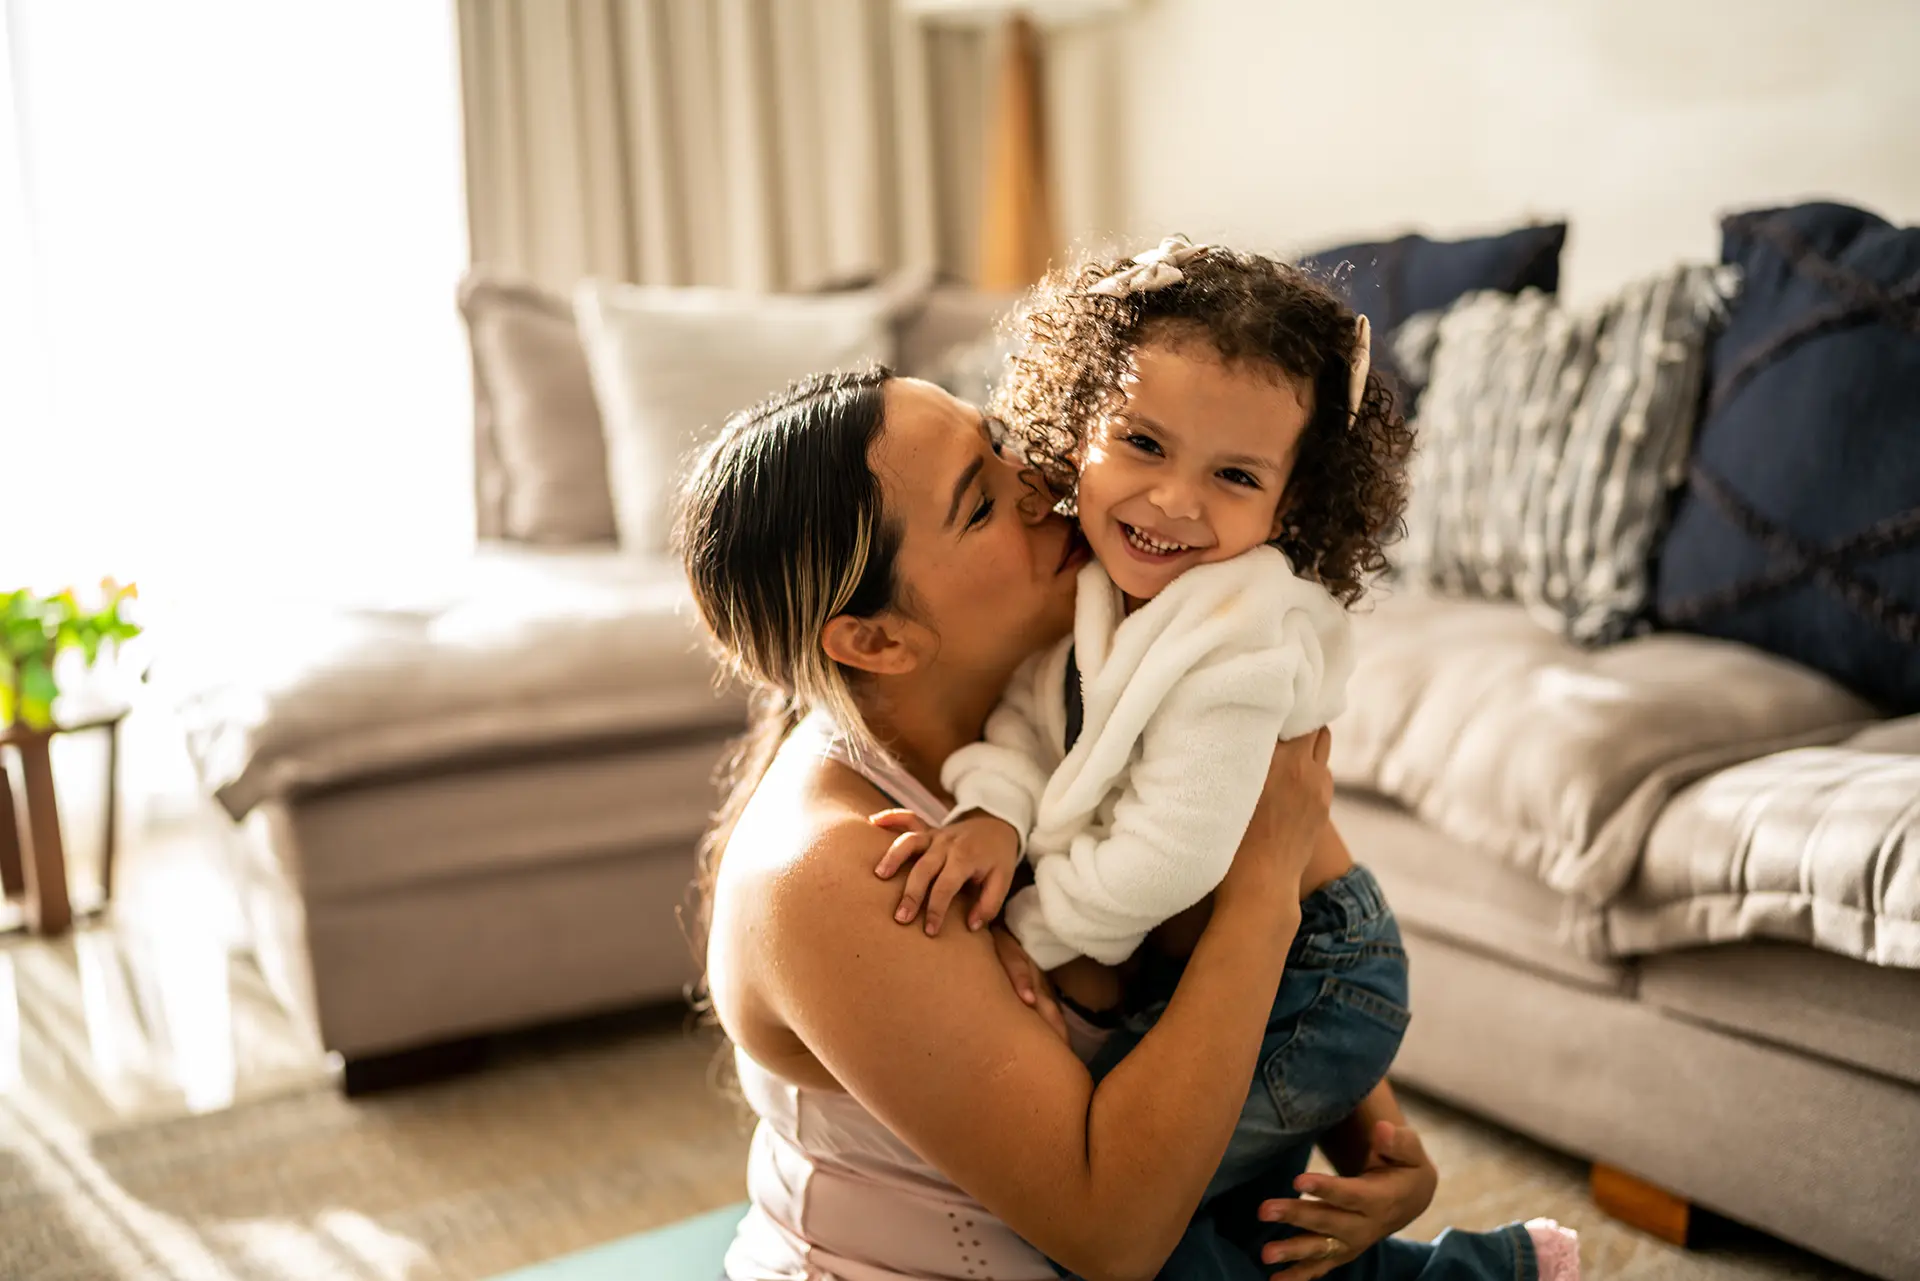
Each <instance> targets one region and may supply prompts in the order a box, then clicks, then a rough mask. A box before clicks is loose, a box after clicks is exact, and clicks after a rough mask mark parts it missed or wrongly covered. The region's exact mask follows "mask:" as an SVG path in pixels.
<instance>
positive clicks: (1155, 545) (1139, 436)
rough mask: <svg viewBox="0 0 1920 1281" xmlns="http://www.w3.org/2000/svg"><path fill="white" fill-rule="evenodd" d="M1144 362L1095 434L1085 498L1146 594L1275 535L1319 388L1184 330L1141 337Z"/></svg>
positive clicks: (1096, 533) (1092, 541) (1115, 560)
mask: <svg viewBox="0 0 1920 1281" xmlns="http://www.w3.org/2000/svg"><path fill="white" fill-rule="evenodd" d="M1132 366H1133V368H1132V372H1131V374H1130V375H1129V377H1128V378H1127V380H1126V383H1125V396H1124V400H1123V401H1122V403H1121V404H1119V405H1118V406H1116V407H1115V409H1114V410H1113V411H1112V412H1111V413H1109V414H1107V415H1105V416H1104V417H1103V418H1102V420H1101V421H1100V422H1099V423H1098V424H1097V425H1096V426H1095V427H1094V429H1093V431H1092V432H1091V433H1090V434H1089V437H1088V439H1087V444H1086V450H1085V454H1084V456H1083V458H1082V459H1081V463H1080V478H1079V495H1078V504H1079V509H1080V525H1081V528H1082V529H1083V530H1084V531H1085V532H1086V537H1087V542H1088V544H1089V545H1090V546H1091V547H1092V548H1093V553H1094V555H1096V556H1098V557H1099V558H1100V563H1101V565H1102V566H1104V567H1105V568H1106V571H1107V574H1108V576H1109V577H1111V578H1112V579H1113V581H1114V583H1115V584H1116V585H1117V586H1118V587H1119V588H1120V590H1121V591H1122V592H1124V593H1126V595H1127V596H1128V597H1129V598H1131V599H1133V600H1136V601H1139V600H1150V599H1152V598H1153V597H1154V596H1156V595H1158V594H1159V592H1160V591H1161V589H1162V588H1164V587H1165V586H1166V585H1167V584H1168V583H1170V582H1172V581H1173V580H1174V579H1175V578H1176V577H1178V576H1179V575H1180V574H1181V573H1182V572H1184V571H1185V570H1187V569H1189V568H1191V567H1193V566H1195V565H1205V564H1211V563H1212V562H1214V561H1222V560H1228V559H1231V558H1232V557H1235V556H1238V555H1240V554H1241V553H1242V552H1245V551H1248V550H1250V549H1252V548H1255V547H1258V546H1260V545H1261V544H1262V543H1264V542H1267V541H1268V540H1269V539H1271V538H1273V537H1274V535H1275V534H1276V533H1277V532H1278V522H1279V517H1280V511H1281V508H1280V498H1281V495H1282V493H1283V492H1284V491H1285V489H1286V486H1287V477H1288V476H1289V475H1290V474H1291V472H1292V470H1293V460H1294V457H1295V455H1296V454H1297V452H1298V449H1299V445H1300V436H1301V433H1303V432H1304V431H1305V430H1306V427H1307V423H1308V422H1309V421H1310V420H1311V418H1312V417H1313V389H1312V387H1311V386H1309V385H1306V384H1304V383H1298V382H1296V381H1295V380H1293V379H1291V378H1288V377H1287V376H1286V375H1285V374H1283V373H1281V372H1280V371H1279V370H1277V369H1271V368H1265V367H1260V366H1255V365H1245V364H1237V363H1236V364H1231V365H1229V364H1225V363H1223V362H1222V361H1221V360H1220V358H1219V356H1218V355H1217V354H1216V353H1215V352H1214V351H1213V350H1212V349H1211V348H1210V347H1208V346H1207V345H1206V344H1205V343H1204V342H1202V341H1195V340H1191V339H1189V340H1185V341H1182V340H1180V339H1179V338H1178V337H1177V336H1176V337H1173V338H1171V339H1166V340H1163V339H1156V340H1154V341H1151V342H1147V343H1143V344H1141V345H1140V346H1139V347H1137V348H1135V349H1134V352H1133V358H1132Z"/></svg>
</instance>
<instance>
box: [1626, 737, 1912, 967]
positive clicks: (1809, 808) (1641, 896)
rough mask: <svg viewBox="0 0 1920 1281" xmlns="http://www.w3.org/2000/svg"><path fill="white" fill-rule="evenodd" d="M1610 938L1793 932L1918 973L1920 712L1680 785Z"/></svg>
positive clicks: (1668, 941)
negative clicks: (1839, 739)
mask: <svg viewBox="0 0 1920 1281" xmlns="http://www.w3.org/2000/svg"><path fill="white" fill-rule="evenodd" d="M1607 937H1608V940H1609V942H1610V944H1611V946H1612V947H1613V948H1614V950H1615V951H1617V952H1622V953H1632V952H1658V951H1665V950H1667V949H1670V948H1676V947H1687V946H1694V945H1698V944H1702V943H1722V942H1727V941H1730V940H1734V939H1749V938H1772V939H1784V940H1787V941H1789V942H1794V943H1805V944H1809V945H1811V946H1813V947H1817V948H1821V949H1824V950H1826V951H1829V952H1834V953H1837V954H1839V955H1841V956H1850V957H1854V958H1855V959H1857V960H1862V961H1868V962H1871V963H1873V964H1875V965H1893V966H1904V967H1908V968H1914V969H1920V716H1908V717H1903V718H1901V719H1900V720H1896V721H1887V722H1885V723H1883V724H1880V725H1875V726H1872V727H1870V728H1869V729H1868V730H1866V731H1864V732H1862V733H1860V734H1856V735H1854V736H1853V737H1851V738H1849V739H1847V740H1846V741H1845V742H1843V743H1839V744H1836V745H1834V746H1832V747H1809V748H1802V749H1800V750H1798V751H1791V752H1781V753H1778V754H1776V755H1772V756H1767V757H1764V758H1762V759H1760V760H1755V761H1749V762H1747V763H1745V764H1743V765H1738V766H1735V767H1733V768H1731V769H1728V770H1724V771H1722V772H1721V773H1718V774H1715V775H1713V776H1711V777H1709V778H1705V779H1702V780H1700V781H1699V782H1697V783H1694V784H1693V785H1692V786H1690V787H1688V788H1687V789H1686V790H1684V791H1682V792H1681V793H1680V794H1679V795H1678V796H1677V797H1675V798H1674V800H1673V802H1672V803H1671V804H1670V805H1668V806H1667V807H1666V809H1665V810H1663V811H1662V812H1661V814H1660V817H1659V819H1658V820H1657V821H1656V822H1655V823H1654V824H1653V830H1652V831H1651V833H1650V834H1649V835H1648V838H1647V846H1646V853H1645V854H1644V855H1643V856H1642V859H1641V863H1640V868H1639V871H1638V872H1637V873H1636V874H1635V876H1634V878H1633V881H1632V883H1631V884H1630V885H1629V886H1628V887H1627V891H1626V893H1625V894H1624V895H1623V896H1622V898H1621V900H1620V901H1619V902H1618V903H1615V904H1613V905H1612V906H1611V907H1610V908H1609V909H1608V911H1607Z"/></svg>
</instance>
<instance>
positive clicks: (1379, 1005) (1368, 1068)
mask: <svg viewBox="0 0 1920 1281" xmlns="http://www.w3.org/2000/svg"><path fill="white" fill-rule="evenodd" d="M1142 961H1143V964H1142V973H1141V975H1140V978H1139V980H1138V983H1137V989H1138V991H1137V995H1136V996H1135V998H1134V999H1133V1000H1132V1001H1131V1002H1130V1009H1131V1010H1132V1012H1131V1013H1129V1014H1128V1015H1127V1016H1126V1017H1125V1019H1124V1020H1123V1021H1122V1024H1121V1026H1120V1028H1119V1029H1118V1030H1117V1031H1115V1032H1114V1034H1113V1035H1112V1037H1110V1038H1109V1039H1108V1041H1107V1043H1106V1044H1105V1045H1104V1046H1103V1047H1101V1050H1100V1052H1099V1053H1098V1054H1097V1055H1095V1056H1094V1059H1093V1062H1092V1063H1090V1064H1089V1065H1088V1067H1089V1069H1090V1070H1091V1071H1092V1073H1093V1077H1094V1079H1095V1080H1096V1081H1097V1080H1099V1079H1101V1078H1102V1077H1104V1076H1105V1075H1106V1074H1107V1073H1108V1072H1110V1071H1112V1070H1113V1067H1114V1065H1115V1064H1117V1063H1119V1062H1120V1060H1121V1059H1123V1058H1125V1057H1126V1055H1127V1053H1128V1051H1130V1050H1132V1048H1133V1047H1134V1046H1136V1045H1138V1044H1139V1043H1140V1041H1141V1038H1143V1037H1144V1036H1146V1034H1147V1032H1148V1030H1149V1029H1151V1028H1152V1027H1153V1025H1154V1023H1155V1022H1156V1021H1157V1020H1158V1019H1159V1017H1160V1015H1161V1013H1162V1012H1163V1011H1164V1010H1165V1009H1166V1008H1167V1002H1168V1001H1169V1000H1170V999H1171V998H1172V996H1173V990H1174V987H1175V986H1176V985H1177V984H1178V983H1179V980H1180V974H1181V971H1182V969H1183V968H1184V962H1181V961H1173V960H1169V959H1167V958H1165V957H1161V956H1159V955H1158V954H1156V953H1151V952H1148V953H1144V954H1143V956H1142ZM1409 1017H1410V1016H1409V1014H1408V1011H1407V954H1406V951H1405V949H1404V948H1402V947H1401V944H1400V927H1399V925H1398V924H1397V923H1395V921H1394V919H1393V912H1392V910H1391V909H1389V908H1388V906H1387V901H1386V898H1385V896H1384V895H1383V894H1382V893H1381V892H1380V885H1379V883H1378V882H1377V881H1375V880H1374V879H1373V873H1371V872H1369V871H1367V870H1366V869H1365V868H1364V867H1356V868H1354V869H1353V870H1352V871H1350V872H1348V873H1347V874H1346V875H1344V876H1342V877H1340V878H1338V879H1337V880H1335V881H1332V882H1330V883H1329V884H1327V885H1324V886H1322V887H1321V888H1320V889H1318V890H1315V891H1314V892H1313V893H1312V894H1311V895H1309V896H1308V897H1307V898H1306V899H1305V900H1304V901H1303V902H1302V903H1301V904H1300V929H1299V932H1298V933H1297V934H1296V935H1295V936H1294V940H1293V946H1292V948H1291V949H1289V950H1288V953H1287V967H1286V972H1285V973H1284V974H1283V975H1282V976H1281V979H1280V989H1279V991H1278V992H1276V993H1275V994H1274V998H1273V1008H1272V1010H1271V1011H1270V1012H1269V1014H1268V1016H1267V1031H1266V1036H1265V1037H1264V1038H1263V1039H1262V1041H1261V1043H1260V1061H1259V1066H1258V1068H1257V1070H1256V1071H1255V1074H1254V1080H1253V1088H1252V1089H1251V1090H1249V1091H1248V1093H1247V1101H1246V1103H1245V1104H1244V1105H1243V1106H1242V1108H1241V1110H1240V1120H1239V1123H1238V1124H1237V1125H1235V1127H1234V1131H1233V1138H1232V1139H1231V1140H1230V1141H1229V1142H1228V1144H1227V1151H1226V1155H1225V1156H1224V1157H1222V1158H1221V1161H1220V1168H1219V1169H1218V1170H1217V1171H1216V1172H1215V1173H1214V1176H1213V1181H1212V1182H1211V1183H1210V1184H1208V1185H1207V1191H1206V1194H1205V1196H1204V1197H1203V1198H1202V1200H1201V1204H1200V1211H1199V1213H1198V1214H1196V1215H1195V1216H1194V1219H1193V1222H1192V1223H1191V1224H1189V1225H1188V1227H1187V1231H1186V1234H1185V1235H1184V1236H1183V1237H1182V1238H1181V1239H1180V1243H1179V1245H1178V1246H1176V1247H1175V1248H1174V1251H1173V1254H1172V1255H1170V1256H1169V1257H1168V1259H1167V1262H1166V1264H1165V1266H1164V1267H1162V1268H1161V1270H1160V1281H1267V1278H1268V1277H1269V1276H1270V1275H1271V1274H1272V1271H1273V1269H1272V1268H1271V1267H1269V1266H1268V1265H1266V1264H1263V1263H1261V1262H1260V1247H1261V1246H1263V1245H1265V1244H1266V1243H1267V1242H1269V1241H1276V1240H1280V1239H1282V1238H1284V1237H1287V1236H1291V1235H1293V1234H1294V1232H1295V1231H1296V1229H1293V1228H1290V1227H1287V1226H1286V1225H1283V1224H1267V1223H1261V1222H1260V1221H1259V1220H1258V1219H1257V1218H1256V1216H1255V1210H1256V1209H1257V1207H1258V1206H1259V1204H1260V1202H1261V1201H1262V1200H1267V1199H1271V1198H1273V1197H1286V1196H1294V1195H1297V1194H1296V1193H1295V1192H1294V1191H1293V1180H1294V1178H1295V1177H1296V1176H1298V1175H1299V1174H1301V1173H1302V1172H1304V1171H1305V1170H1306V1168H1307V1161H1308V1159H1309V1158H1310V1157H1311V1156H1312V1154H1313V1149H1314V1148H1315V1146H1316V1145H1317V1144H1318V1143H1319V1141H1320V1138H1321V1136H1322V1135H1324V1134H1325V1133H1326V1132H1327V1131H1328V1130H1330V1129H1331V1128H1332V1127H1333V1126H1334V1125H1336V1124H1338V1123H1339V1122H1340V1121H1343V1120H1345V1119H1346V1118H1347V1117H1348V1116H1350V1115H1352V1113H1353V1111H1354V1109H1355V1108H1357V1107H1359V1106H1360V1103H1361V1101H1362V1100H1363V1099H1365V1098H1366V1097H1367V1095H1369V1094H1371V1093H1372V1092H1373V1089H1374V1087H1375V1086H1377V1085H1379V1084H1380V1082H1381V1081H1382V1080H1384V1079H1386V1075H1387V1068H1388V1066H1389V1065H1391V1064H1392V1062H1393V1058H1394V1055H1395V1054H1397V1053H1398V1052H1399V1050H1400V1038H1401V1037H1402V1036H1403V1035H1405V1033H1406V1030H1407V1022H1408V1019H1409ZM1537 1274H1538V1267H1537V1265H1536V1263H1535V1261H1534V1255H1533V1244H1532V1242H1531V1241H1530V1240H1529V1239H1528V1238H1527V1234H1526V1231H1525V1229H1523V1228H1521V1227H1519V1226H1518V1225H1509V1226H1508V1227H1504V1228H1500V1229H1497V1230H1496V1231H1494V1232H1482V1233H1473V1232H1457V1231H1449V1232H1446V1233H1443V1234H1442V1235H1441V1237H1440V1238H1438V1239H1437V1240H1435V1241H1434V1242H1433V1243H1432V1244H1423V1243H1421V1242H1416V1241H1402V1240H1399V1239H1397V1238H1395V1239H1389V1240H1386V1241H1382V1242H1380V1243H1379V1244H1378V1245H1376V1246H1374V1247H1373V1248H1372V1249H1370V1250H1368V1251H1367V1252H1366V1253H1365V1254H1364V1255H1362V1256H1361V1257H1359V1258H1357V1259H1355V1260H1353V1261H1352V1262H1350V1263H1347V1264H1345V1265H1343V1266H1342V1267H1340V1268H1338V1269H1336V1270H1335V1271H1334V1272H1332V1273H1331V1274H1329V1275H1331V1276H1334V1277H1338V1278H1341V1281H1414V1279H1415V1278H1417V1279H1418V1281H1441V1279H1442V1278H1456V1277H1457V1278H1462V1279H1463V1281H1466V1279H1471V1281H1480V1279H1481V1278H1488V1279H1491V1278H1500V1279H1501V1281H1534V1279H1535V1278H1536V1276H1537ZM1281 1275H1283V1276H1284V1275H1285V1274H1284V1273H1282V1274H1281Z"/></svg>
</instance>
